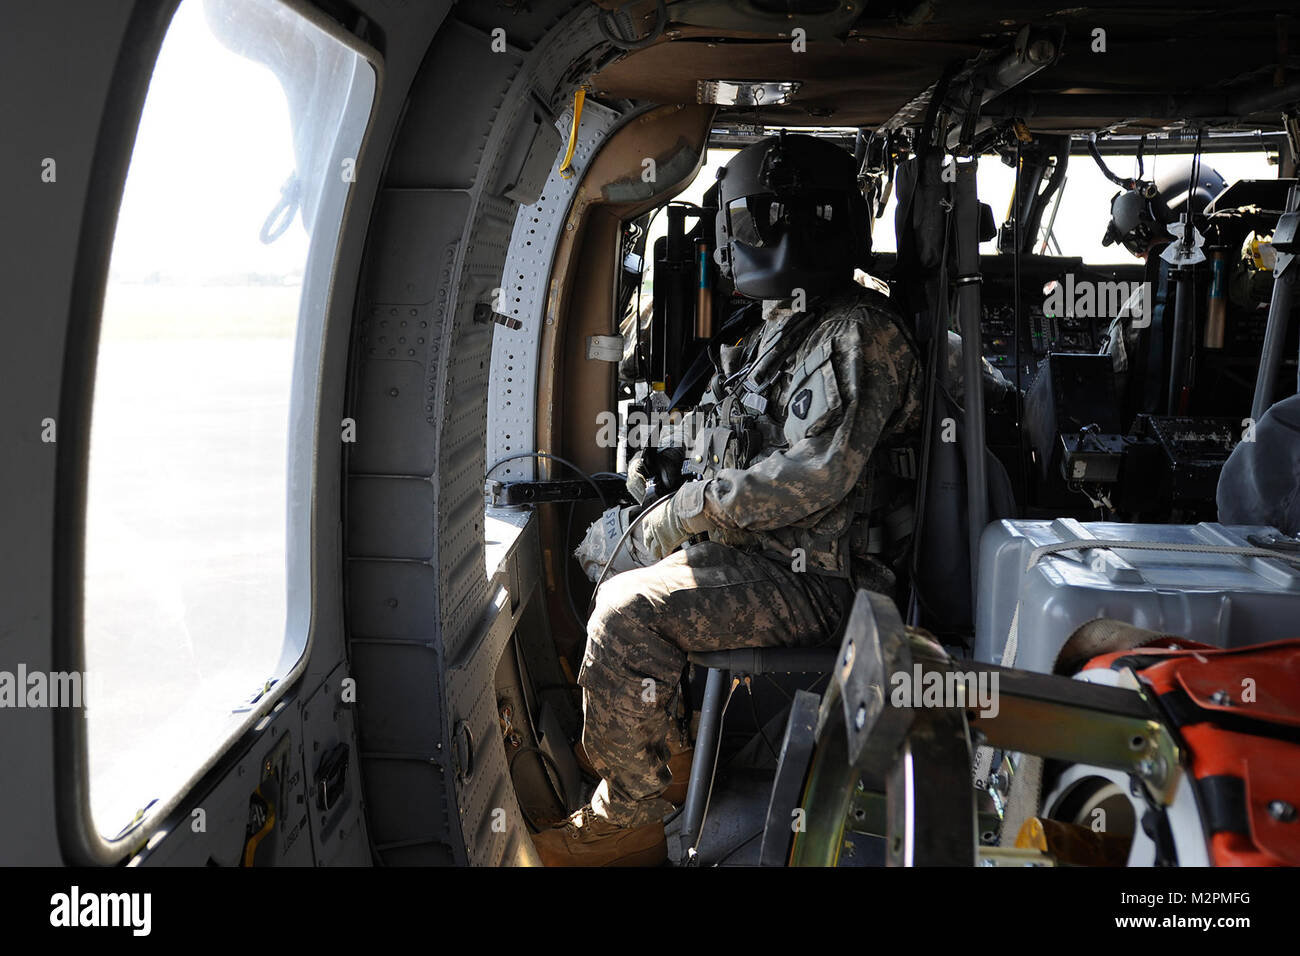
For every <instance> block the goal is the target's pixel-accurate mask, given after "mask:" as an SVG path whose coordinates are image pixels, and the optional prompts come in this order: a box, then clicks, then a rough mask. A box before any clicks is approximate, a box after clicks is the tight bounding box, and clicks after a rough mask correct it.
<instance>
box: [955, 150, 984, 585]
mask: <svg viewBox="0 0 1300 956" xmlns="http://www.w3.org/2000/svg"><path fill="white" fill-rule="evenodd" d="M976 167H977V163H976V162H975V160H971V161H970V162H966V163H958V164H957V183H956V190H955V193H956V203H955V208H954V215H955V216H956V222H957V231H956V238H957V276H956V282H957V317H958V320H959V322H960V326H961V337H962V348H961V352H962V375H963V378H964V381H965V387H964V388H963V389H962V392H963V395H964V396H965V397H964V401H963V404H964V405H965V412H966V423H965V429H964V438H965V457H966V509H967V515H968V516H969V519H970V575H971V607H974V606H975V597H976V595H977V594H978V593H979V590H978V588H979V546H980V535H981V534H983V533H984V527H985V525H987V524H988V509H989V498H988V471H987V463H986V462H985V459H984V388H983V383H984V369H983V363H982V362H981V361H980V360H981V358H982V357H983V355H984V343H983V335H982V333H981V331H980V307H981V306H980V274H979V267H980V247H979V202H978V199H977V194H976V187H975V171H976Z"/></svg>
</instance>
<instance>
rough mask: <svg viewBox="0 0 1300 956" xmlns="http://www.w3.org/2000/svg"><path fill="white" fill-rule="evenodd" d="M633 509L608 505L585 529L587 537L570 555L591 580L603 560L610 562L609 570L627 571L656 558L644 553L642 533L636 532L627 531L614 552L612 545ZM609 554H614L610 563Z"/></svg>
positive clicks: (621, 534) (624, 528)
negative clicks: (629, 532) (625, 537)
mask: <svg viewBox="0 0 1300 956" xmlns="http://www.w3.org/2000/svg"><path fill="white" fill-rule="evenodd" d="M632 511H633V509H632V508H630V507H629V508H610V509H609V510H608V511H606V512H605V513H604V514H603V515H601V516H600V517H599V518H598V519H597V520H595V521H593V522H592V523H591V527H589V528H588V529H587V535H586V537H584V538H583V539H582V544H580V545H578V547H577V550H575V551H574V552H573V556H574V557H575V558H577V560H578V563H579V564H580V565H582V571H583V573H584V574H586V575H587V577H588V578H589V579H590V580H592V581H595V580H597V579H598V578H599V577H600V574H601V572H602V571H604V570H605V565H606V564H610V569H609V573H610V574H618V573H619V572H621V571H630V570H631V569H632V568H639V567H644V566H646V565H650V564H653V563H654V562H655V561H656V560H658V559H657V558H654V557H651V556H650V555H649V554H647V553H646V550H645V549H644V548H643V547H642V544H641V540H640V539H641V536H640V535H639V534H637V533H636V532H633V533H632V534H630V535H628V537H627V540H626V541H624V542H623V546H622V547H621V548H619V549H618V553H617V554H615V552H614V548H615V547H616V546H617V545H618V541H619V539H620V538H622V537H623V533H624V532H625V531H627V529H628V525H629V524H631V521H632V518H631V513H632ZM638 530H639V529H638ZM611 556H612V557H613V558H614V560H613V562H612V563H611V562H610V557H611Z"/></svg>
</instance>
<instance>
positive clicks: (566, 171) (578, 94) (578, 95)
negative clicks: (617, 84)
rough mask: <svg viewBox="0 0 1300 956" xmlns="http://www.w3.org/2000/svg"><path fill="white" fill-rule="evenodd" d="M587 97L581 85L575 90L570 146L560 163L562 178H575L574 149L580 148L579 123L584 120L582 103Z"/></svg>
mask: <svg viewBox="0 0 1300 956" xmlns="http://www.w3.org/2000/svg"><path fill="white" fill-rule="evenodd" d="M586 98H587V91H586V90H585V89H583V88H582V87H581V86H580V87H578V88H577V89H576V90H574V91H573V125H572V126H571V127H570V128H569V148H568V149H566V150H565V151H564V162H562V163H560V178H561V179H572V178H573V173H574V169H573V151H574V150H575V149H577V148H578V124H579V123H581V122H582V104H583V102H584V101H585V100H586Z"/></svg>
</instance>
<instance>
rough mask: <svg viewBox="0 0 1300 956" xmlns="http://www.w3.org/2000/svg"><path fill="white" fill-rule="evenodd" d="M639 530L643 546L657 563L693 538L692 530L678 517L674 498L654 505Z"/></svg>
mask: <svg viewBox="0 0 1300 956" xmlns="http://www.w3.org/2000/svg"><path fill="white" fill-rule="evenodd" d="M638 530H639V531H640V532H641V533H640V535H639V537H640V538H641V544H642V546H643V547H644V549H645V551H646V553H648V554H649V555H650V556H651V557H652V558H653V559H654V560H655V561H658V560H660V559H661V558H665V557H667V556H668V555H670V554H672V553H673V552H674V551H676V550H677V548H678V547H680V546H681V544H682V543H683V542H684V541H686V539H687V538H689V537H690V536H691V532H690V530H689V529H687V528H686V527H685V526H684V525H683V524H682V522H681V520H680V519H679V518H678V517H677V514H676V512H675V510H674V508H673V499H672V498H669V499H668V500H667V501H663V502H659V503H656V504H655V505H652V506H651V510H650V511H649V513H648V514H646V516H645V517H644V518H642V519H641V524H640V527H639V529H638ZM633 536H634V537H637V535H635V534H634V535H633Z"/></svg>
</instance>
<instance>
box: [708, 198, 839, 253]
mask: <svg viewBox="0 0 1300 956" xmlns="http://www.w3.org/2000/svg"><path fill="white" fill-rule="evenodd" d="M849 215H850V212H849V199H848V197H847V196H846V195H844V194H843V193H837V192H831V191H828V192H824V193H820V194H818V193H809V194H803V195H799V196H778V195H776V194H775V193H758V194H756V195H753V196H742V197H741V198H739V199H733V200H732V201H731V202H730V203H728V204H727V223H728V228H729V229H730V232H731V238H732V239H734V240H735V241H736V242H741V243H744V244H745V245H748V246H753V247H755V248H758V249H763V248H770V247H772V246H775V245H777V244H778V243H780V241H781V240H782V239H783V238H784V237H785V236H787V235H790V236H792V237H794V238H795V239H796V240H797V241H799V242H804V243H810V244H816V243H823V242H838V241H842V240H843V239H844V238H845V237H847V236H848V235H849V232H850V229H849Z"/></svg>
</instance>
